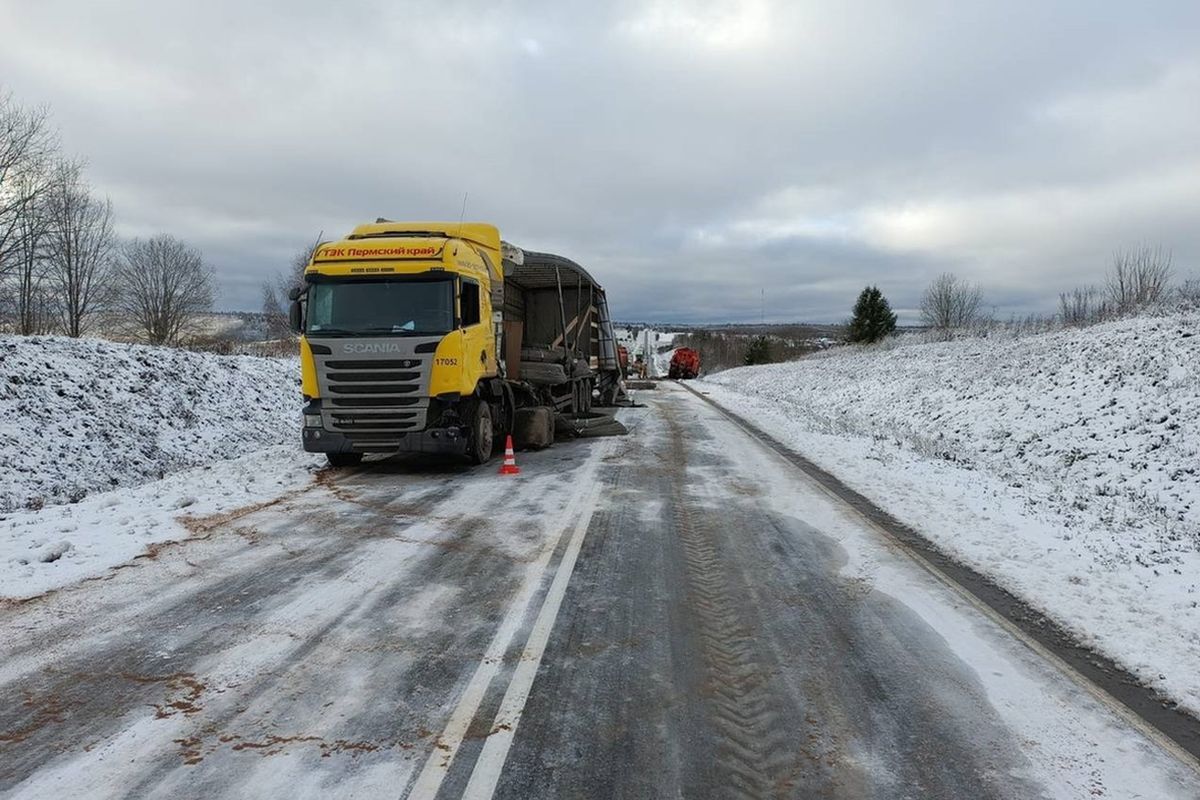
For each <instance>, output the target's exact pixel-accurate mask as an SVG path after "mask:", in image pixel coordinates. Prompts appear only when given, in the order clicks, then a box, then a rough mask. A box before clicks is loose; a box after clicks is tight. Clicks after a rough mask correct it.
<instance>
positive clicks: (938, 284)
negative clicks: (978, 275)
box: [921, 272, 983, 331]
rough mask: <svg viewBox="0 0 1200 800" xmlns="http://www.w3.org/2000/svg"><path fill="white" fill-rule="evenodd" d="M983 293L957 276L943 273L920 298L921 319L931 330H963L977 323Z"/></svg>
mask: <svg viewBox="0 0 1200 800" xmlns="http://www.w3.org/2000/svg"><path fill="white" fill-rule="evenodd" d="M981 305H983V292H982V290H981V289H980V288H979V287H978V286H977V285H974V284H969V283H967V282H966V281H964V280H962V279H961V278H959V277H958V276H956V275H952V274H951V273H949V272H947V273H943V274H942V275H939V276H938V277H937V278H936V279H934V281H933V283H931V284H929V287H928V288H927V289H926V290H925V295H924V296H923V297H922V298H921V319H922V320H923V321H924V322H925V324H926V325H928V326H929V327H931V328H935V329H937V330H943V331H946V330H952V329H954V328H965V327H967V326H969V325H971V324H973V323H975V322H976V321H978V319H979V308H980V306H981Z"/></svg>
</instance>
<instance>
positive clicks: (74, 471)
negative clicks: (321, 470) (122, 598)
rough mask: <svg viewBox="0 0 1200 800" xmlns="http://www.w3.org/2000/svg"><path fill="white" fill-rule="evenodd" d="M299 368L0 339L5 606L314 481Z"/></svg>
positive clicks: (280, 362) (80, 343) (88, 343)
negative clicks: (303, 438) (205, 519)
mask: <svg viewBox="0 0 1200 800" xmlns="http://www.w3.org/2000/svg"><path fill="white" fill-rule="evenodd" d="M298 375H299V369H298V367H297V365H296V362H295V360H292V359H268V358H254V357H249V356H217V355H211V354H206V353H194V352H190V351H186V350H177V349H171V348H159V347H142V346H138V345H125V344H115V343H111V342H104V341H97V340H89V339H82V340H71V339H64V338H58V337H34V338H27V337H3V338H0V451H2V455H3V457H2V458H0V597H20V596H26V595H29V594H34V593H37V592H40V591H44V590H46V589H49V588H53V587H55V586H60V585H63V584H65V583H68V582H71V581H74V580H78V579H79V578H81V577H86V576H89V575H93V574H97V573H98V572H101V571H103V570H104V569H105V568H107V567H109V566H111V565H113V564H118V563H122V562H123V561H126V560H128V559H129V558H132V557H133V556H135V555H137V554H138V553H140V552H143V551H144V550H145V548H146V547H147V545H149V544H153V543H155V542H161V541H164V540H170V539H177V538H181V537H182V536H185V535H187V530H186V528H185V527H184V526H183V525H182V524H181V522H180V520H179V518H180V517H183V516H190V517H197V516H202V515H207V514H214V513H220V512H222V511H226V510H229V509H232V508H236V507H238V506H240V505H245V504H248V503H254V502H260V501H262V500H265V499H269V498H270V497H273V496H275V495H278V494H279V493H280V492H281V491H282V490H283V489H284V488H285V487H287V486H290V485H293V484H295V483H296V482H297V481H306V480H307V479H308V470H309V469H310V468H311V467H312V466H313V464H315V463H316V461H315V459H313V458H311V457H307V456H305V455H304V454H303V453H301V452H299V448H298V446H297V444H296V442H297V439H298V437H297V426H298V424H299V409H300V396H299V394H300V393H299V386H298Z"/></svg>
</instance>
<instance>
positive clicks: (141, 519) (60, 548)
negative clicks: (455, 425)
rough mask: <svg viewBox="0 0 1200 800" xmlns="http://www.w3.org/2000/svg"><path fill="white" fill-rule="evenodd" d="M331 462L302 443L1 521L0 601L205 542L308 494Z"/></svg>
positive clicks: (265, 450)
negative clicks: (244, 516)
mask: <svg viewBox="0 0 1200 800" xmlns="http://www.w3.org/2000/svg"><path fill="white" fill-rule="evenodd" d="M322 466H324V458H323V457H321V456H317V455H313V454H311V453H305V452H303V451H302V450H300V447H299V445H298V444H295V443H293V444H291V445H279V446H275V447H268V448H264V449H260V450H257V451H255V452H254V453H251V454H249V455H245V456H241V457H239V458H235V459H230V460H228V461H218V462H215V463H213V464H207V465H205V466H202V467H195V468H192V469H185V470H183V471H181V472H176V473H174V474H172V475H169V476H167V477H166V478H164V479H163V480H157V481H151V482H149V483H146V484H143V485H141V486H137V487H133V488H128V489H115V490H113V491H110V492H103V493H99V494H94V495H91V496H89V497H87V498H85V499H84V500H82V501H80V502H79V503H73V504H69V505H58V506H51V507H48V508H45V509H42V510H40V511H27V510H21V511H17V512H15V513H13V514H10V515H7V516H5V517H4V518H3V519H0V599H4V598H21V597H30V596H33V595H37V594H41V593H42V592H45V591H47V590H50V589H56V588H58V587H60V586H66V585H67V584H70V583H74V582H76V581H79V580H82V579H84V578H91V577H96V576H99V575H103V574H104V573H105V572H107V571H108V569H109V568H111V567H114V566H117V565H118V564H124V563H126V562H128V561H130V560H131V559H133V558H135V557H137V556H141V555H145V554H152V553H153V552H154V545H160V544H162V543H163V542H170V541H178V540H181V539H186V538H188V537H191V536H196V535H205V534H206V533H207V530H208V528H209V526H210V525H212V524H215V523H217V522H220V521H222V520H223V519H224V518H225V517H226V516H227V515H229V514H230V512H237V511H240V510H244V509H247V508H253V507H255V506H256V505H257V504H265V503H271V502H273V501H275V500H277V499H279V498H281V497H283V498H286V497H287V496H288V493H289V492H298V491H303V490H306V489H307V488H308V487H309V486H310V485H311V483H312V473H313V472H315V471H316V470H317V469H319V468H320V467H322Z"/></svg>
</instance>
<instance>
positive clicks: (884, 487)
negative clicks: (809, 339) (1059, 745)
mask: <svg viewBox="0 0 1200 800" xmlns="http://www.w3.org/2000/svg"><path fill="white" fill-rule="evenodd" d="M1198 364H1200V318H1198V317H1197V316H1196V315H1194V314H1192V315H1176V316H1170V317H1163V318H1144V319H1133V320H1125V321H1120V322H1113V323H1109V324H1105V325H1101V326H1096V327H1092V328H1086V329H1082V330H1069V331H1063V332H1057V333H1050V334H1043V335H1039V336H1027V337H1017V338H1011V337H1009V338H989V339H965V340H958V341H952V342H946V343H939V344H919V345H918V344H912V345H901V346H897V347H893V348H889V349H882V348H865V349H859V348H853V349H852V348H841V349H838V350H835V351H830V352H827V353H823V354H820V355H818V356H814V357H810V358H806V359H803V360H800V361H796V362H791V363H787V364H774V365H769V366H762V367H746V368H739V369H733V370H728V371H725V372H721V373H719V374H717V375H714V376H711V377H710V378H708V379H706V380H704V381H701V382H699V383H697V384H696V385H697V387H698V388H700V389H701V390H702V391H705V392H707V393H709V394H710V396H711V397H712V398H713V399H714V400H716V401H717V402H719V403H721V404H722V405H725V406H727V407H729V408H731V409H732V410H735V411H737V412H738V413H740V414H742V415H744V416H746V417H748V418H750V419H752V420H754V421H756V422H757V424H759V425H760V426H761V427H763V428H764V429H766V430H768V431H771V432H772V433H774V434H775V435H776V436H777V437H778V438H780V439H781V440H782V441H784V442H786V443H788V444H789V445H790V446H792V447H794V448H795V449H796V450H797V451H799V452H801V453H803V454H804V455H806V456H807V457H809V458H811V459H812V460H813V461H815V462H817V463H818V464H820V465H821V466H822V467H823V468H825V469H827V470H829V471H830V472H833V473H834V474H836V475H838V476H839V477H840V478H842V479H843V480H844V481H846V482H847V483H848V484H849V485H851V486H853V487H854V488H855V489H856V490H857V491H859V492H861V493H862V494H864V495H866V496H867V497H869V498H871V499H872V500H873V501H875V502H876V503H878V504H880V505H882V506H883V507H885V508H887V509H888V510H889V511H891V512H892V513H893V514H894V515H895V516H896V517H898V518H899V519H901V520H902V521H904V522H906V523H908V524H909V525H911V526H912V527H914V528H915V529H917V530H919V531H921V532H922V533H923V534H924V535H926V536H927V537H928V538H930V539H931V540H933V541H935V542H937V543H938V544H939V545H940V546H942V547H943V548H945V549H946V550H947V551H949V552H951V553H953V554H955V556H956V557H958V558H960V559H961V560H963V561H964V562H966V563H969V564H970V565H971V566H973V567H975V568H976V569H978V570H980V571H982V572H984V573H987V574H989V575H992V576H993V577H994V578H996V579H997V580H998V581H999V582H1000V583H1002V584H1003V585H1004V586H1006V587H1007V588H1008V589H1009V590H1011V591H1013V592H1014V593H1016V594H1018V595H1019V596H1021V597H1023V598H1024V599H1026V600H1027V601H1029V602H1031V603H1032V604H1034V605H1036V606H1038V607H1040V608H1041V609H1042V610H1043V611H1045V612H1046V613H1048V614H1049V615H1050V616H1052V617H1054V618H1055V619H1057V620H1059V621H1060V622H1061V623H1062V624H1064V625H1066V626H1067V627H1068V628H1070V629H1071V630H1072V631H1073V632H1074V633H1075V634H1077V635H1078V636H1079V637H1080V638H1081V639H1082V640H1083V641H1084V642H1085V643H1087V644H1089V645H1091V646H1093V647H1096V648H1098V649H1100V650H1102V651H1103V652H1105V653H1107V654H1108V655H1110V656H1111V657H1113V658H1114V659H1116V660H1117V661H1119V662H1121V663H1122V664H1123V665H1124V666H1125V667H1126V668H1128V669H1130V670H1131V671H1132V672H1134V673H1135V674H1137V675H1138V676H1139V677H1140V678H1141V679H1143V680H1144V681H1145V682H1146V683H1148V684H1149V685H1152V686H1154V687H1155V688H1157V689H1159V690H1160V691H1163V692H1164V693H1166V694H1168V695H1170V696H1171V697H1172V698H1174V699H1175V700H1176V701H1178V702H1180V703H1181V704H1183V705H1185V706H1186V707H1188V708H1189V709H1190V710H1192V711H1193V712H1200V670H1197V669H1196V663H1197V657H1198V655H1197V654H1200V371H1198V368H1197V365H1198Z"/></svg>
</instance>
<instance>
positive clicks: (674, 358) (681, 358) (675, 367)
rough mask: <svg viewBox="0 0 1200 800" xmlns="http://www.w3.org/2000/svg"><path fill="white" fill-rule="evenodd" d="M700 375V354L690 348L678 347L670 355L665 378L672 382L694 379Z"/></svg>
mask: <svg viewBox="0 0 1200 800" xmlns="http://www.w3.org/2000/svg"><path fill="white" fill-rule="evenodd" d="M699 375H700V354H699V353H697V352H696V351H695V350H693V349H692V348H690V347H680V348H679V349H678V350H676V351H675V352H674V353H672V354H671V365H670V366H669V367H668V368H667V377H668V378H671V379H672V380H681V379H684V378H696V377H699Z"/></svg>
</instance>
